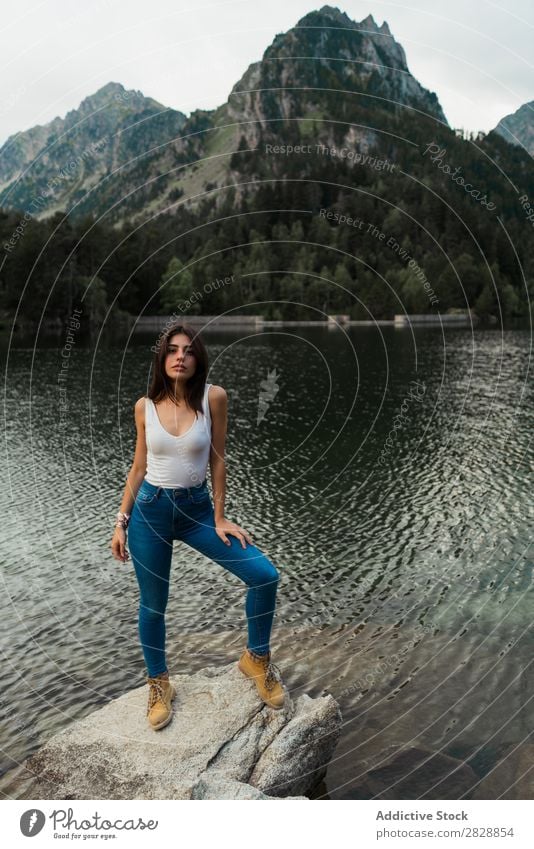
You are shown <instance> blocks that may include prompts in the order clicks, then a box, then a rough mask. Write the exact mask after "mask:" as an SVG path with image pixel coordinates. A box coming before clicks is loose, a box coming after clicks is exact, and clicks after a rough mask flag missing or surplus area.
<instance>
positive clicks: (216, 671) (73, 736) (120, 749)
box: [24, 663, 341, 799]
mask: <svg viewBox="0 0 534 849" xmlns="http://www.w3.org/2000/svg"><path fill="white" fill-rule="evenodd" d="M171 678H172V681H173V683H174V684H175V686H176V689H177V696H176V699H175V700H174V702H173V706H174V716H173V720H172V722H171V723H170V724H169V725H168V726H166V727H165V728H163V729H162V730H161V731H157V732H155V731H153V730H152V728H150V727H149V726H148V723H147V719H146V704H147V697H148V687H147V686H146V685H145V686H142V687H139V688H137V689H135V690H131V691H130V692H128V693H126V694H125V695H123V696H121V697H120V698H118V699H115V700H114V701H111V702H110V703H109V704H107V705H105V706H104V707H103V708H100V709H99V710H96V711H95V712H93V713H91V714H90V715H88V716H87V717H85V718H84V719H82V720H79V721H77V722H75V723H73V724H72V725H70V726H69V727H67V728H66V729H65V730H64V731H62V732H60V733H59V734H56V735H55V736H53V737H52V738H51V739H50V740H49V741H48V742H47V743H46V744H45V745H44V746H43V747H42V748H40V749H39V750H38V751H37V752H36V753H35V754H34V755H32V757H30V758H28V760H27V761H26V762H25V765H24V766H25V772H26V775H29V773H32V774H33V776H35V778H34V779H33V780H32V785H33V786H32V787H31V791H30V793H31V798H33V799H216V798H223V799H230V798H235V799H245V798H246V799H269V798H272V797H276V798H280V797H282V798H291V797H295V796H297V797H298V798H303V799H305V798H306V794H308V793H310V791H311V790H312V789H313V787H314V786H315V785H316V784H318V783H319V782H320V781H321V779H322V778H323V777H324V774H325V772H326V768H327V766H328V763H329V760H330V758H331V756H332V753H333V751H334V749H335V747H336V745H337V741H338V739H339V735H340V728H341V712H340V709H339V706H338V704H337V702H336V701H335V700H334V699H333V697H332V696H330V695H327V696H323V697H321V698H317V699H311V698H310V697H309V696H307V695H301V696H299V697H298V698H297V699H294V700H293V699H291V698H290V696H289V694H288V693H287V691H286V704H285V705H284V707H283V708H282V710H273V709H271V708H269V707H267V705H264V704H263V702H261V701H260V699H259V697H258V695H257V691H256V687H255V685H254V682H253V681H251V680H249V679H247V678H245V676H243V675H242V674H241V672H239V670H238V669H237V666H236V664H235V663H231V664H228V665H225V666H222V667H207V668H205V669H202V670H201V671H200V672H197V673H196V674H194V675H177V676H171Z"/></svg>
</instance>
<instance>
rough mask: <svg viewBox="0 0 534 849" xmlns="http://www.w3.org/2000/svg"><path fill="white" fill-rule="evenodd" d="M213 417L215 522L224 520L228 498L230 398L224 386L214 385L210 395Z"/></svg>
mask: <svg viewBox="0 0 534 849" xmlns="http://www.w3.org/2000/svg"><path fill="white" fill-rule="evenodd" d="M208 404H209V406H210V415H211V448H210V469H211V485H212V489H213V502H214V511H215V520H216V521H221V520H222V519H224V500H225V497H226V465H225V460H224V449H225V444H226V429H227V423H228V397H227V395H226V390H224V389H223V387H222V386H215V385H213V386H212V387H211V389H210V390H209V393H208Z"/></svg>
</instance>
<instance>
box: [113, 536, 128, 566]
mask: <svg viewBox="0 0 534 849" xmlns="http://www.w3.org/2000/svg"><path fill="white" fill-rule="evenodd" d="M111 551H112V552H113V557H114V558H115V560H120V561H121V562H122V563H126V561H127V560H129V558H130V555H129V554H128V552H127V551H126V531H125V530H124V528H115V533H114V534H113V539H112V540H111Z"/></svg>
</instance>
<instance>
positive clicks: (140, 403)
mask: <svg viewBox="0 0 534 849" xmlns="http://www.w3.org/2000/svg"><path fill="white" fill-rule="evenodd" d="M145 401H146V396H145V395H143V397H142V398H139V399H138V400H137V401H136V402H135V404H134V413H135V419H136V421H141V422H144V420H145Z"/></svg>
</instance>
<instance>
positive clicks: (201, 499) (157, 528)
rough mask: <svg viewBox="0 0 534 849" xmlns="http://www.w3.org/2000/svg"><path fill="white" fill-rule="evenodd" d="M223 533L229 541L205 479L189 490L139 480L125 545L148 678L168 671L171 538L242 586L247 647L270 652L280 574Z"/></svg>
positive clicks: (250, 548) (250, 547)
mask: <svg viewBox="0 0 534 849" xmlns="http://www.w3.org/2000/svg"><path fill="white" fill-rule="evenodd" d="M227 537H228V539H229V541H230V543H231V544H230V545H226V543H224V542H223V541H222V539H221V538H220V537H219V536H218V535H217V534H216V532H215V514H214V509H213V505H212V502H211V497H210V493H209V490H208V486H207V481H204V482H203V483H202V484H201V485H197V486H193V487H190V488H188V489H185V488H179V489H168V488H164V487H158V486H154V484H151V483H149V482H148V481H147V480H144V481H143V482H142V484H141V486H140V487H139V490H138V492H137V495H136V498H135V503H134V506H133V509H132V511H131V516H130V524H129V525H128V548H129V551H130V554H131V557H132V561H133V565H134V568H135V573H136V576H137V581H138V584H139V591H140V599H139V637H140V640H141V647H142V649H143V654H144V658H145V663H146V666H147V671H148V675H149V676H150V677H154V676H155V675H161V674H162V673H163V672H166V671H167V663H166V659H165V609H166V607H167V600H168V597H169V575H170V568H171V556H172V549H173V540H175V539H177V540H180V541H181V542H184V543H186V545H188V546H190V547H191V548H194V549H195V550H196V551H200V552H202V554H204V555H206V557H209V558H211V559H212V560H214V561H215V562H216V563H218V564H219V565H220V566H224V568H225V569H228V571H229V572H232V574H234V575H237V577H238V578H241V580H242V581H244V582H245V583H246V584H247V586H248V591H247V595H246V601H245V612H246V616H247V623H248V643H247V646H248V648H249V649H251V651H254V652H256V654H266V653H267V652H268V651H269V650H270V648H269V639H270V635H271V627H272V622H273V617H274V610H275V606H276V591H277V587H278V579H279V574H278V572H277V570H276V569H275V567H274V566H273V564H272V563H271V561H270V560H269V559H268V558H267V557H266V556H265V554H263V553H262V552H261V551H260V550H259V549H258V548H256V546H255V545H250V544H249V543H248V542H246V540H245V542H246V548H243V547H242V545H241V542H240V540H238V539H237V537H234V536H231V535H228V534H227Z"/></svg>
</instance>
